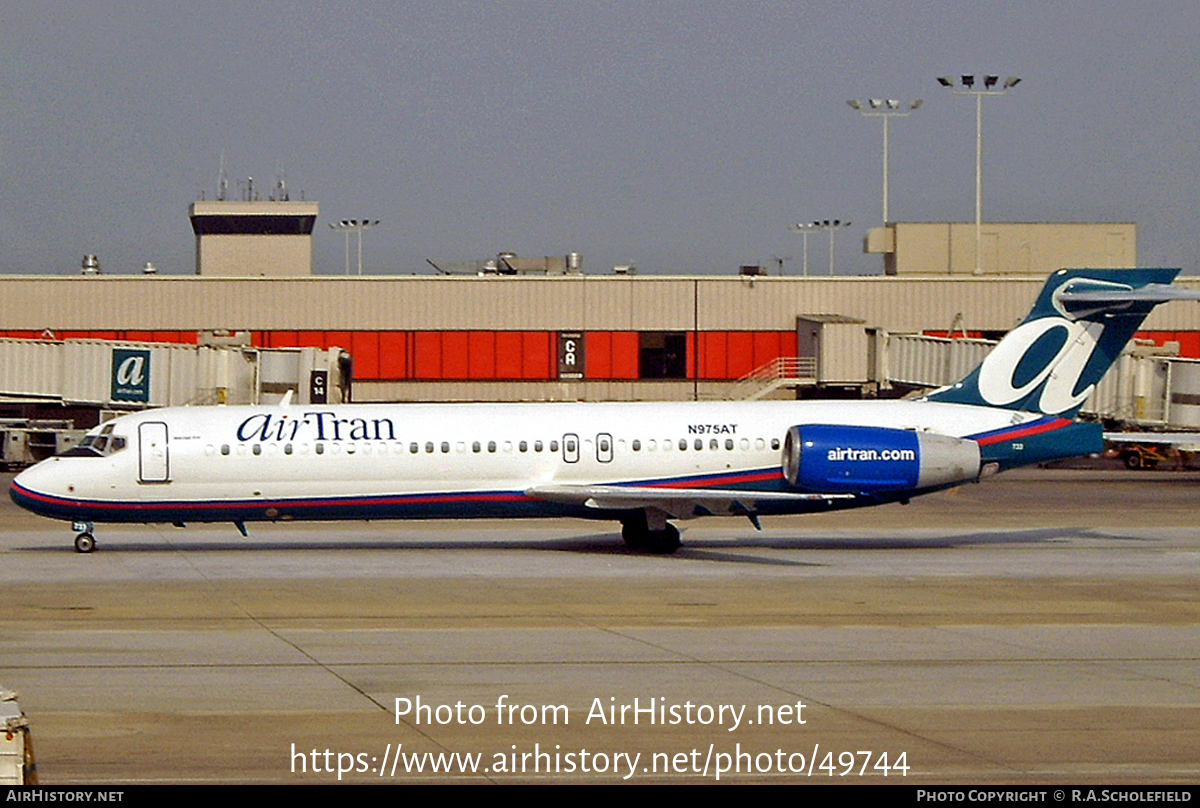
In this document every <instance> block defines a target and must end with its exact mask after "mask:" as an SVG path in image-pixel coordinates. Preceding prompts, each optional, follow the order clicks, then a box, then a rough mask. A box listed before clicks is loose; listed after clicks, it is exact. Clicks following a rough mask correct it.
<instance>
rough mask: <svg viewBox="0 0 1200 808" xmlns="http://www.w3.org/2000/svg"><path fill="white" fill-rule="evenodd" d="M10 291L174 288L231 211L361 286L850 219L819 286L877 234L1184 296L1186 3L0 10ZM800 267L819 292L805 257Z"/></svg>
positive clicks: (1189, 200)
mask: <svg viewBox="0 0 1200 808" xmlns="http://www.w3.org/2000/svg"><path fill="white" fill-rule="evenodd" d="M0 48H2V60H3V61H2V62H0V271H3V272H34V271H36V272H72V273H73V272H78V267H79V262H80V259H81V258H82V256H83V255H84V253H97V254H98V255H99V256H100V259H101V263H102V265H103V267H104V270H105V271H106V272H108V273H122V272H136V271H138V269H139V268H140V267H141V265H142V264H143V263H144V262H145V261H147V260H152V261H154V262H155V263H156V264H157V265H158V266H159V267H160V269H161V271H164V272H173V273H174V272H185V273H186V272H192V271H194V266H195V259H194V242H193V238H192V234H191V228H190V227H189V225H188V221H187V206H188V204H189V203H190V202H192V201H194V200H195V199H198V198H199V196H200V194H201V192H202V191H203V192H205V193H207V195H208V198H210V199H211V198H212V197H213V194H214V191H215V188H216V184H217V173H218V166H219V160H220V157H221V154H222V152H224V154H225V161H226V167H227V170H228V174H229V177H230V179H231V182H234V183H236V182H237V181H238V180H244V179H245V177H247V176H253V177H254V179H255V185H256V187H258V188H261V189H263V190H264V191H266V190H269V188H270V186H271V184H272V183H273V182H274V179H275V175H276V174H277V172H278V171H279V170H280V169H282V171H283V172H284V173H285V174H286V177H287V182H288V186H289V188H290V190H291V191H292V192H293V194H294V195H295V196H297V197H298V195H299V193H300V192H301V191H303V193H304V194H305V196H306V198H307V199H309V200H315V201H318V202H320V204H321V217H320V219H319V220H318V224H317V232H316V235H315V252H316V255H315V264H316V270H317V271H318V272H325V273H338V272H341V271H342V264H343V255H342V237H341V235H339V234H337V233H335V232H333V231H331V230H329V228H328V227H327V223H328V222H330V221H333V220H336V219H340V218H349V217H370V218H378V219H380V220H381V224H380V225H379V226H378V227H377V228H376V229H374V230H372V231H370V232H369V233H367V234H366V236H365V238H364V249H365V253H366V260H365V264H366V266H367V268H368V269H369V270H375V271H387V272H402V273H411V272H420V273H425V272H431V271H432V270H431V269H430V268H429V267H428V265H427V264H426V263H425V260H424V259H425V258H427V257H428V258H433V259H434V260H439V261H443V260H444V261H451V260H467V259H475V258H484V257H488V256H491V255H495V253H496V252H498V251H499V250H505V249H509V250H514V251H516V252H517V253H518V254H521V255H528V256H541V255H553V254H558V255H561V254H563V253H565V252H566V251H568V250H577V251H579V252H581V253H582V254H583V257H584V265H585V268H586V269H588V270H589V271H593V272H596V271H607V270H608V268H610V267H611V266H612V264H615V263H634V264H636V265H637V266H638V267H639V269H640V271H641V272H643V273H665V272H705V273H710V272H731V271H733V270H734V269H735V267H737V266H738V265H739V264H743V263H770V261H771V257H772V256H773V255H777V256H783V257H787V256H791V257H792V260H791V261H788V262H787V271H789V272H798V271H799V265H800V252H801V247H800V239H799V237H797V236H795V235H793V234H791V233H790V232H789V231H788V230H787V224H788V223H789V222H793V221H804V220H812V219H814V218H821V219H824V218H835V217H836V218H842V219H850V220H852V221H853V222H854V225H853V226H852V227H851V228H849V229H848V230H843V231H841V233H839V240H838V259H837V260H838V266H839V270H845V271H855V272H874V271H878V270H879V268H880V266H881V261H880V259H879V257H878V256H870V255H864V254H863V253H862V247H861V244H862V237H863V235H864V234H865V231H866V229H867V228H868V227H870V226H874V225H877V224H879V219H880V214H881V211H880V191H881V179H882V174H881V166H880V149H881V142H882V137H881V125H880V122H879V121H878V120H876V119H865V118H863V117H861V116H860V115H859V114H858V113H856V112H854V111H852V110H851V109H850V108H849V107H847V106H846V100H847V99H851V98H859V99H866V98H868V97H872V96H876V97H893V98H898V99H903V100H905V101H909V100H913V99H916V98H924V99H925V105H924V106H923V107H922V108H921V109H920V110H918V111H917V112H916V113H915V114H914V115H913V116H912V117H910V118H907V119H903V120H897V121H894V123H893V127H892V139H891V147H892V148H891V156H892V177H891V214H892V218H893V219H897V220H901V221H930V220H932V221H944V220H952V221H968V220H973V218H974V146H975V141H974V131H975V130H974V108H973V104H972V102H971V101H970V100H969V99H966V98H960V97H956V96H954V95H953V94H952V93H951V92H950V91H949V90H946V89H944V88H942V87H940V86H939V85H938V84H937V82H936V81H935V77H937V76H939V75H945V74H962V73H998V74H1000V75H1001V76H1008V75H1016V76H1020V77H1021V78H1022V79H1023V81H1022V83H1021V84H1020V85H1019V86H1018V87H1016V88H1015V89H1014V90H1013V91H1012V92H1011V93H1010V94H1008V95H1007V96H1005V97H1002V98H991V99H986V100H985V102H984V137H985V148H984V158H985V159H984V218H985V220H995V221H1134V222H1137V224H1138V226H1139V253H1140V255H1139V258H1140V262H1141V263H1142V264H1146V265H1170V266H1183V267H1184V268H1185V269H1186V270H1189V271H1196V270H1197V269H1198V257H1197V248H1196V245H1195V239H1194V234H1195V232H1196V229H1197V228H1196V218H1197V212H1198V211H1200V154H1198V150H1197V145H1196V141H1197V132H1200V101H1197V100H1195V99H1191V98H1189V96H1190V95H1191V93H1192V92H1194V91H1195V88H1196V85H1195V84H1193V83H1192V82H1193V81H1195V80H1196V78H1197V74H1198V73H1200V4H1198V3H1196V2H1195V0H1178V1H1177V2H1144V3H1122V2H1053V3H1048V2H1044V0H1043V1H1042V2H995V3H988V4H984V3H974V2H956V3H943V2H931V1H930V0H922V2H894V3H884V2H837V3H827V4H826V3H817V2H808V3H800V2H730V1H729V0H724V1H723V2H662V3H659V2H614V1H613V0H606V1H605V2H585V1H581V0H572V2H558V3H550V2H546V3H543V2H495V3H474V2H445V1H443V2H426V3H402V2H373V1H372V0H362V1H360V2H356V3H330V2H323V3H316V2H311V3H310V2H261V3H244V2H240V3H232V2H230V3H224V2H190V3H187V4H168V3H161V2H147V3H132V2H86V3H57V2H38V3H34V2H8V3H5V4H4V6H3V8H2V9H0ZM809 246H810V263H811V265H812V266H813V268H817V267H821V268H824V267H825V266H826V263H827V253H826V252H824V250H825V247H826V242H825V241H824V238H823V237H816V238H811V239H810V242H809Z"/></svg>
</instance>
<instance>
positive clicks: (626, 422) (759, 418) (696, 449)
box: [10, 269, 1195, 553]
mask: <svg viewBox="0 0 1200 808" xmlns="http://www.w3.org/2000/svg"><path fill="white" fill-rule="evenodd" d="M1177 272H1178V270H1174V269H1136V270H1060V271H1059V272H1056V273H1054V274H1053V275H1051V277H1050V278H1049V280H1048V281H1047V283H1046V285H1045V287H1044V288H1043V290H1042V292H1041V295H1040V296H1039V297H1038V300H1037V302H1036V304H1035V305H1034V307H1033V310H1032V311H1031V313H1030V314H1029V316H1028V317H1027V318H1026V319H1025V321H1024V322H1023V323H1022V324H1021V325H1020V326H1018V327H1017V328H1016V329H1014V330H1013V331H1012V332H1010V333H1009V334H1008V335H1007V336H1006V337H1005V338H1004V340H1002V341H1001V342H1000V344H999V345H998V346H997V347H996V348H995V350H993V352H992V353H991V354H990V355H989V356H988V357H987V359H985V360H984V361H983V363H982V364H981V365H980V366H979V367H978V368H976V369H975V370H974V371H972V372H971V373H970V374H969V375H968V376H967V377H966V378H965V379H963V380H962V381H961V382H958V383H957V384H954V385H951V386H950V387H947V388H943V389H942V390H938V391H936V392H934V393H931V394H930V395H928V396H926V397H925V398H923V399H919V400H915V401H853V402H848V401H814V402H787V401H774V402H720V403H717V402H712V403H707V402H697V403H691V402H685V403H593V404H586V403H573V404H403V405H330V406H324V405H301V406H289V405H286V404H285V405H277V406H266V407H182V408H171V409H161V410H149V411H146V412H141V413H137V414H133V415H125V416H121V417H119V418H116V419H114V420H112V421H109V422H107V423H105V424H104V425H102V426H101V427H98V428H97V429H95V430H93V431H92V432H90V433H89V434H88V436H87V438H86V440H85V441H84V442H83V443H82V444H81V445H80V446H79V447H77V448H75V449H72V450H71V451H69V452H67V453H66V454H64V455H61V456H58V457H54V458H51V459H49V460H45V461H43V462H41V463H39V464H37V465H36V466H33V467H32V468H30V469H28V470H26V471H24V472H22V473H21V474H19V475H18V476H17V477H16V479H15V480H14V481H13V483H12V486H11V489H10V495H11V496H12V498H13V500H14V501H15V502H16V503H17V504H19V505H21V506H22V507H25V508H28V509H29V510H31V511H34V512H36V513H39V514H42V515H45V516H48V517H51V518H56V519H64V520H68V521H71V522H73V523H74V524H75V526H76V527H75V529H76V530H78V531H79V534H78V536H77V537H76V539H75V548H76V549H77V550H78V551H79V552H84V553H86V552H90V551H91V550H92V549H93V548H94V547H95V537H94V535H93V530H94V523H98V522H116V523H150V522H171V523H176V524H180V525H183V524H186V523H189V522H232V523H234V524H235V525H236V526H237V528H238V529H239V530H240V531H241V532H242V534H243V535H245V533H246V527H245V523H246V522H252V521H272V522H275V521H288V520H293V519H296V520H341V519H413V518H465V517H531V516H573V517H583V518H589V519H606V520H616V521H620V522H621V524H622V536H623V537H624V539H625V541H626V543H627V544H628V545H629V546H631V547H634V548H639V549H645V550H648V551H650V552H655V553H670V552H673V551H674V550H675V549H676V548H677V547H678V546H679V531H678V530H677V529H676V528H675V526H674V525H672V524H671V523H670V522H669V521H668V520H670V519H689V518H692V517H696V516H706V515H729V514H733V515H742V516H746V517H749V519H750V520H751V521H752V522H753V523H754V524H755V526H758V524H759V523H758V517H759V516H760V515H771V514H794V513H808V512H815V511H829V510H838V509H844V508H855V507H862V506H866V505H878V504H882V503H887V502H906V501H907V500H908V499H909V498H910V497H913V496H917V495H920V494H925V493H928V492H930V491H936V490H939V489H943V488H948V487H952V486H956V485H960V484H962V483H966V482H972V481H977V480H979V479H981V478H982V477H986V476H989V475H990V474H993V473H995V472H997V471H1003V470H1005V469H1007V468H1011V467H1014V466H1020V465H1026V464H1029V463H1038V462H1042V461H1046V460H1052V459H1056V458H1062V457H1070V456H1074V455H1078V454H1086V453H1090V452H1098V451H1101V450H1102V448H1103V442H1102V438H1101V428H1100V426H1099V425H1098V424H1090V423H1082V422H1077V421H1075V420H1074V415H1075V413H1076V412H1077V411H1078V409H1079V406H1080V405H1081V404H1082V403H1083V401H1084V399H1086V398H1087V396H1088V394H1089V393H1090V392H1091V390H1092V388H1093V387H1094V385H1095V384H1096V382H1098V381H1099V380H1100V378H1101V376H1103V374H1104V371H1105V370H1106V369H1107V368H1108V366H1109V365H1110V364H1111V363H1112V361H1113V360H1114V359H1115V358H1116V356H1117V355H1118V354H1119V353H1120V351H1121V348H1122V347H1123V346H1124V345H1125V343H1126V342H1127V341H1128V340H1129V338H1130V337H1131V336H1132V335H1133V333H1134V332H1135V331H1136V330H1137V328H1138V326H1139V325H1140V323H1141V322H1142V320H1143V319H1144V318H1145V316H1146V314H1147V313H1149V311H1150V310H1151V309H1152V308H1153V307H1154V305H1155V304H1157V303H1160V302H1163V301H1165V300H1170V299H1177V298H1184V297H1195V295H1193V294H1192V293H1189V292H1187V291H1185V290H1181V289H1178V288H1176V287H1172V286H1170V285H1169V284H1170V283H1171V281H1172V280H1173V279H1174V277H1175V274H1176V273H1177Z"/></svg>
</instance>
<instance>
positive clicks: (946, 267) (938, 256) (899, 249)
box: [864, 222, 1137, 276]
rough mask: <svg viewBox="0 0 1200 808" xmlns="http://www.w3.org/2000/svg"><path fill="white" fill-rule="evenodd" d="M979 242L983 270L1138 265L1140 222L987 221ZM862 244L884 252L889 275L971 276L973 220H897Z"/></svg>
mask: <svg viewBox="0 0 1200 808" xmlns="http://www.w3.org/2000/svg"><path fill="white" fill-rule="evenodd" d="M980 245H981V249H982V253H981V256H982V262H981V265H980V269H981V270H982V274H984V275H1040V276H1045V275H1048V274H1049V273H1051V272H1053V271H1054V270H1056V269H1059V268H1061V267H1096V268H1121V267H1134V266H1137V225H1136V224H1133V223H1128V222H1101V223H1064V222H1054V223H1041V222H1013V223H992V224H988V223H984V224H983V226H982V227H981V228H980ZM864 249H865V251H866V252H868V253H877V254H881V255H883V256H884V272H885V273H886V274H888V275H913V274H933V275H971V274H973V273H974V272H975V223H974V222H894V223H892V224H889V225H887V226H885V227H876V228H873V229H872V230H871V231H870V232H868V234H867V238H866V243H865V245H864Z"/></svg>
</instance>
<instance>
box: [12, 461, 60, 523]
mask: <svg viewBox="0 0 1200 808" xmlns="http://www.w3.org/2000/svg"><path fill="white" fill-rule="evenodd" d="M57 459H58V458H53V457H52V458H50V459H49V460H43V461H42V462H41V463H38V464H37V465H35V466H30V467H29V468H27V469H25V470H24V471H22V472H21V473H20V474H18V475H17V476H16V477H14V478H13V481H12V483H11V484H10V485H9V487H8V496H9V497H10V498H11V499H12V501H13V502H15V503H16V504H18V505H20V506H21V507H22V508H25V509H26V510H29V511H33V512H34V513H40V514H45V513H47V511H48V509H49V506H50V502H51V500H52V498H54V497H55V495H61V494H62V493H63V492H61V491H57V490H56V488H58V487H60V486H57V485H56V484H55V483H56V480H55V475H54V472H55V471H56V468H55V465H56V464H55V461H56V460H57Z"/></svg>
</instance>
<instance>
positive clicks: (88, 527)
mask: <svg viewBox="0 0 1200 808" xmlns="http://www.w3.org/2000/svg"><path fill="white" fill-rule="evenodd" d="M73 527H74V528H75V529H76V530H78V531H80V533H79V535H78V536H76V537H75V552H77V553H90V552H92V550H95V549H96V537H95V536H94V535H92V530H94V528H93V527H92V523H91V522H76V523H75V524H74V525H73Z"/></svg>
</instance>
